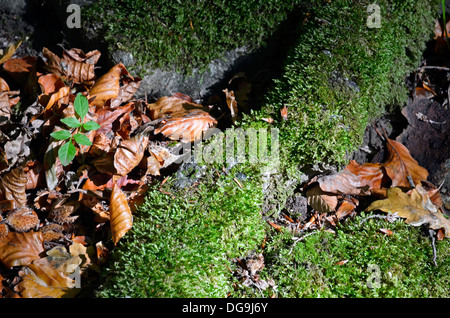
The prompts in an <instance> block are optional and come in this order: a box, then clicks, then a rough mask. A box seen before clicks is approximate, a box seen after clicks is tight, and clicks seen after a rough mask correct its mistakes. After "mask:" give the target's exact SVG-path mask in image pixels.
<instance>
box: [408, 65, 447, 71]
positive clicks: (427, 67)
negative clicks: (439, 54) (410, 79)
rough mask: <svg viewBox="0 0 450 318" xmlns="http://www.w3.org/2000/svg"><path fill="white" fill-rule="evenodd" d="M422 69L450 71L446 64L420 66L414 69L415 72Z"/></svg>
mask: <svg viewBox="0 0 450 318" xmlns="http://www.w3.org/2000/svg"><path fill="white" fill-rule="evenodd" d="M422 69H433V70H439V71H447V72H449V71H450V68H448V67H444V66H420V67H418V68H416V69H415V70H414V72H418V71H420V70H422Z"/></svg>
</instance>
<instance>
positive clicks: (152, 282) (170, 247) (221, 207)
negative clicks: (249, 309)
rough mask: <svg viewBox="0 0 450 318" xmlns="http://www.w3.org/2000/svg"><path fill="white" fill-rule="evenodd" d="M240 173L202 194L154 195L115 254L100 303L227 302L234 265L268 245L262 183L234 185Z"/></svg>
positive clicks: (214, 181)
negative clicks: (211, 299) (233, 260)
mask: <svg viewBox="0 0 450 318" xmlns="http://www.w3.org/2000/svg"><path fill="white" fill-rule="evenodd" d="M235 173H237V172H230V175H228V176H227V175H222V176H220V177H218V176H217V175H216V174H214V175H212V174H211V175H210V176H209V177H208V178H210V179H209V182H205V183H201V184H200V185H199V186H198V187H194V188H191V189H188V190H179V191H178V192H177V191H176V189H175V188H170V187H171V184H172V183H173V179H171V180H169V181H168V183H166V184H165V186H164V190H165V191H170V192H172V193H173V197H172V196H171V195H167V194H164V193H162V192H160V191H158V189H157V188H156V187H154V188H152V189H151V190H150V191H149V193H148V198H147V200H146V202H145V204H143V205H142V206H141V207H140V209H139V212H138V213H137V215H136V216H135V219H134V225H133V228H132V229H131V230H130V232H128V233H127V236H126V237H125V239H124V240H123V241H121V242H120V244H119V246H117V248H116V250H115V251H114V257H113V259H112V260H111V263H110V265H109V267H108V268H107V269H106V270H105V271H104V273H103V279H104V284H103V285H102V287H101V288H100V289H99V291H98V294H97V296H99V297H225V296H226V294H227V292H228V291H229V290H230V289H231V287H230V284H231V279H230V277H231V272H230V270H229V266H230V259H231V258H233V257H239V256H242V255H245V254H246V253H248V252H249V251H250V250H251V249H255V248H257V247H258V245H259V244H260V243H261V242H262V240H263V238H264V226H265V225H264V223H263V222H262V220H261V213H260V204H261V202H260V200H261V190H260V188H259V187H258V180H251V179H248V180H246V181H245V182H243V181H242V182H241V184H242V185H243V188H242V189H241V188H240V187H239V186H238V185H237V184H236V182H235V181H234V180H233V176H234V175H235Z"/></svg>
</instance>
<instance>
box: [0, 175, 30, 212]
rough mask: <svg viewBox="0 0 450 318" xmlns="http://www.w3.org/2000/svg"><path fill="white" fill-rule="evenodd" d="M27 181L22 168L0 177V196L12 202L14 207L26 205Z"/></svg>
mask: <svg viewBox="0 0 450 318" xmlns="http://www.w3.org/2000/svg"><path fill="white" fill-rule="evenodd" d="M27 183H28V179H27V176H26V173H25V171H24V168H23V167H17V168H15V169H13V170H11V171H10V172H8V173H7V174H5V175H4V176H2V177H0V196H1V193H3V197H4V198H5V199H6V200H12V201H14V203H15V206H16V207H24V206H26V204H27V195H26V193H25V190H26V185H27Z"/></svg>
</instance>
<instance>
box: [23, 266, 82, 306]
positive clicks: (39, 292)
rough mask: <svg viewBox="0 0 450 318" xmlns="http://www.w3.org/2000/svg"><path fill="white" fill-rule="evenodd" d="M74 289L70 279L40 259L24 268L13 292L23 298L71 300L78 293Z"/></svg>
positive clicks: (76, 289)
mask: <svg viewBox="0 0 450 318" xmlns="http://www.w3.org/2000/svg"><path fill="white" fill-rule="evenodd" d="M74 287H75V284H74V281H73V280H72V279H70V278H69V277H68V276H66V275H65V274H64V273H62V272H61V271H59V270H58V269H56V268H54V267H53V266H52V264H51V263H50V262H49V261H48V260H47V258H42V259H38V260H36V261H34V262H33V263H32V264H29V265H27V266H26V268H25V270H24V273H23V274H22V280H21V281H20V283H19V284H18V285H17V286H16V287H15V290H16V291H18V292H19V293H20V295H21V296H22V297H24V298H72V297H74V296H75V295H76V294H77V293H78V292H79V289H78V288H74Z"/></svg>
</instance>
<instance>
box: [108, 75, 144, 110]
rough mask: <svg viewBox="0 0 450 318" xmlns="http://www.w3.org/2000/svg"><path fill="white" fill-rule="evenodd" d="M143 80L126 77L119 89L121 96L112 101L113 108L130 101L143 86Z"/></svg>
mask: <svg viewBox="0 0 450 318" xmlns="http://www.w3.org/2000/svg"><path fill="white" fill-rule="evenodd" d="M141 81H142V79H141V78H140V77H134V78H133V77H131V76H126V77H124V78H122V86H121V87H120V89H119V94H118V95H117V97H116V98H114V99H113V100H111V107H113V108H115V107H117V106H120V105H121V104H122V103H124V102H127V101H128V100H130V99H131V98H132V97H133V96H134V94H135V93H136V91H137V90H138V89H139V86H140V85H141Z"/></svg>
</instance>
